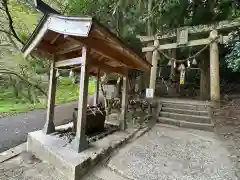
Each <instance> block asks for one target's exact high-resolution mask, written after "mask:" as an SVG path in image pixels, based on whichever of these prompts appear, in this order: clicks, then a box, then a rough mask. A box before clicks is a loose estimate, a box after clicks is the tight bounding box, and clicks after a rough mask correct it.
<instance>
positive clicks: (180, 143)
mask: <svg viewBox="0 0 240 180" xmlns="http://www.w3.org/2000/svg"><path fill="white" fill-rule="evenodd" d="M235 170H236V169H234V166H233V164H232V162H231V153H229V151H228V150H227V149H226V148H225V144H224V143H223V142H222V141H221V140H219V138H218V137H217V135H215V134H214V133H211V132H204V131H198V130H190V129H183V128H178V127H173V126H166V125H155V126H154V127H153V129H152V130H150V131H149V132H147V133H145V134H144V135H143V136H141V137H139V138H138V139H136V140H134V141H132V142H131V143H129V144H127V145H125V146H124V147H123V148H121V149H120V150H119V151H116V152H115V153H114V154H112V155H111V156H110V157H109V158H108V159H106V160H105V161H103V162H101V163H100V164H99V165H98V166H97V167H95V168H94V169H92V170H91V171H89V173H88V174H86V175H85V177H83V178H82V179H83V180H113V179H114V180H206V179H207V180H237V178H236V171H235ZM62 178H63V176H62V175H61V174H60V173H59V172H58V171H57V170H56V169H55V168H53V167H52V166H51V165H49V164H47V163H46V162H41V161H39V160H37V159H35V158H34V157H32V156H30V155H29V154H26V155H24V153H23V154H22V155H21V156H18V157H15V158H13V159H11V160H9V161H6V162H4V163H2V164H0V179H1V180H8V179H11V180H23V179H24V180H25V179H29V180H30V179H31V180H40V179H41V180H45V179H46V180H48V179H50V180H61V179H62Z"/></svg>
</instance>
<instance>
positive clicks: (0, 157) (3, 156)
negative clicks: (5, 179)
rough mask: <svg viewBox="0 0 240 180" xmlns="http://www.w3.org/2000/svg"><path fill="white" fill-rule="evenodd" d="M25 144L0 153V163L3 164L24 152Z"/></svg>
mask: <svg viewBox="0 0 240 180" xmlns="http://www.w3.org/2000/svg"><path fill="white" fill-rule="evenodd" d="M26 144H27V143H22V144H20V145H18V146H16V147H14V148H11V149H9V150H7V151H4V152H2V153H0V163H3V162H5V161H7V160H9V159H11V158H13V157H16V156H18V155H19V154H21V153H22V152H23V151H25V150H26Z"/></svg>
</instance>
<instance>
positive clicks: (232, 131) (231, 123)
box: [214, 99, 240, 179]
mask: <svg viewBox="0 0 240 180" xmlns="http://www.w3.org/2000/svg"><path fill="white" fill-rule="evenodd" d="M222 104H223V105H222V106H221V107H220V109H218V110H217V113H216V114H215V116H214V119H215V122H216V133H217V135H218V136H219V138H220V139H221V140H222V141H223V143H224V144H225V145H226V147H227V149H228V151H229V152H230V154H231V155H230V159H231V160H232V162H233V164H234V166H235V168H236V171H235V172H236V176H237V177H238V179H240V99H239V100H232V101H228V102H224V103H222Z"/></svg>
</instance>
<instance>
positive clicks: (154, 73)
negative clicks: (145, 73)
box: [149, 40, 159, 92]
mask: <svg viewBox="0 0 240 180" xmlns="http://www.w3.org/2000/svg"><path fill="white" fill-rule="evenodd" d="M154 46H155V47H158V46H159V40H155V41H154ZM158 57H159V53H158V50H155V51H154V52H153V55H152V68H151V76H150V84H149V88H152V89H153V92H154V91H155V87H156V77H157V68H158V66H157V65H158Z"/></svg>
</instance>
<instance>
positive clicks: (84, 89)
mask: <svg viewBox="0 0 240 180" xmlns="http://www.w3.org/2000/svg"><path fill="white" fill-rule="evenodd" d="M88 51H89V49H87V48H86V47H83V48H82V60H83V62H82V64H81V72H80V84H79V100H78V118H77V131H76V136H75V139H74V140H73V141H72V147H73V149H74V150H75V151H76V152H81V151H83V150H84V149H86V148H87V147H88V142H87V138H86V135H85V129H86V116H87V114H86V113H87V99H88V79H89V72H88V69H89V52H88Z"/></svg>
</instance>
